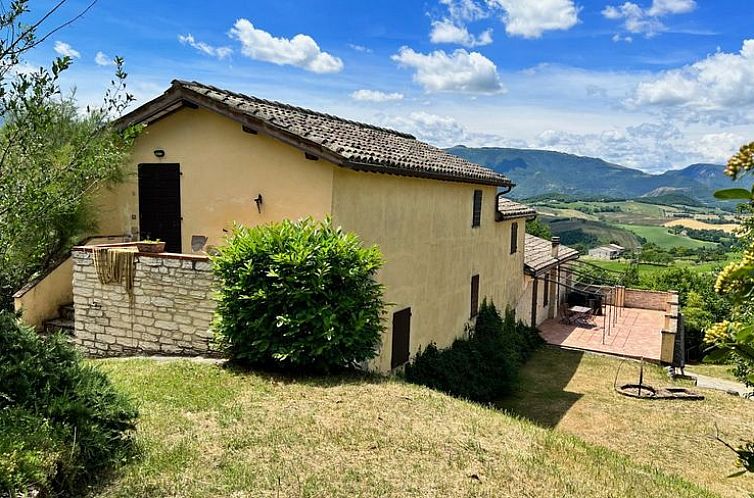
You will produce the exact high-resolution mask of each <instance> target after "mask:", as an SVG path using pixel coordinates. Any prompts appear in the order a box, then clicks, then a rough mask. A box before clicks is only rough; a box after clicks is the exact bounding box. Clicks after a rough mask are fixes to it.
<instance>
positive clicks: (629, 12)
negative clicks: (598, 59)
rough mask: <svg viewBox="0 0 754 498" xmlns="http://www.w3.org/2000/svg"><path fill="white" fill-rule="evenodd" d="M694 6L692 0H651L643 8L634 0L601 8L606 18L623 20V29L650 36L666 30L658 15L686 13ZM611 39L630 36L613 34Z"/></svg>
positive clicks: (615, 39)
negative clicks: (647, 5) (633, 0)
mask: <svg viewBox="0 0 754 498" xmlns="http://www.w3.org/2000/svg"><path fill="white" fill-rule="evenodd" d="M695 8H696V2H695V1H694V0H653V1H652V5H650V6H649V7H648V8H643V7H641V6H640V5H639V4H637V3H634V2H625V3H623V4H622V5H617V6H616V5H608V6H606V7H605V8H604V9H603V10H602V15H603V16H604V17H605V18H606V19H610V20H613V21H623V24H622V27H623V29H624V30H626V31H628V32H629V33H633V34H643V35H644V36H645V37H647V38H652V37H653V36H656V35H657V34H659V33H661V32H663V31H665V30H667V27H666V26H665V24H664V23H663V22H662V21H661V20H660V17H663V16H667V15H673V14H686V13H688V12H691V11H692V10H694V9H695ZM613 41H616V42H617V41H629V42H630V41H631V37H630V36H624V37H621V36H620V35H619V34H616V35H615V36H613Z"/></svg>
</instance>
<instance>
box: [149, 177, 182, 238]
mask: <svg viewBox="0 0 754 498" xmlns="http://www.w3.org/2000/svg"><path fill="white" fill-rule="evenodd" d="M139 236H140V238H141V239H142V240H147V239H149V240H156V239H160V240H161V241H163V242H165V250H166V251H168V252H181V249H182V247H181V167H180V165H179V164H140V165H139Z"/></svg>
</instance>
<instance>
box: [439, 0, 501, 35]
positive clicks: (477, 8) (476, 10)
mask: <svg viewBox="0 0 754 498" xmlns="http://www.w3.org/2000/svg"><path fill="white" fill-rule="evenodd" d="M440 3H441V4H443V5H445V6H446V7H447V9H448V14H447V16H445V17H443V18H442V19H440V20H438V21H433V22H432V31H430V33H429V40H430V41H431V42H432V43H454V44H457V45H463V46H464V47H477V46H482V45H489V44H490V43H492V29H486V30H484V31H482V32H481V33H480V34H479V35H474V34H472V33H471V32H470V31H469V29H468V27H467V23H469V22H472V21H477V20H479V19H484V18H486V17H487V16H488V15H489V12H488V9H487V8H486V7H484V6H482V5H479V4H477V3H476V1H475V0H440Z"/></svg>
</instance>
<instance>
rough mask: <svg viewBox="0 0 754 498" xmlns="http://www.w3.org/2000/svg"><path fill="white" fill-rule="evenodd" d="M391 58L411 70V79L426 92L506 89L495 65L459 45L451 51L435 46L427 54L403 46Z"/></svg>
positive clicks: (494, 90)
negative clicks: (435, 47) (449, 52)
mask: <svg viewBox="0 0 754 498" xmlns="http://www.w3.org/2000/svg"><path fill="white" fill-rule="evenodd" d="M392 59H393V60H394V61H395V62H397V63H398V64H399V65H400V66H401V67H404V68H409V69H413V70H414V75H413V79H414V82H416V83H418V84H419V85H421V86H422V87H423V88H424V90H425V91H427V92H459V93H471V94H494V93H501V92H504V91H505V88H504V86H503V84H502V83H501V82H500V76H499V75H498V73H497V66H495V63H493V62H492V61H491V60H489V59H488V58H486V57H485V56H483V55H482V54H480V53H479V52H467V51H466V50H464V49H458V50H456V51H454V52H453V53H451V54H448V53H446V52H445V51H444V50H436V51H434V52H432V53H429V54H422V53H419V52H415V51H414V50H413V49H411V48H408V47H402V48H401V49H400V50H399V51H398V53H397V54H395V55H393V56H392Z"/></svg>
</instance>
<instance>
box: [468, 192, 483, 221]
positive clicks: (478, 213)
mask: <svg viewBox="0 0 754 498" xmlns="http://www.w3.org/2000/svg"><path fill="white" fill-rule="evenodd" d="M481 223H482V191H481V190H475V191H474V212H473V215H472V218H471V226H472V227H478V226H479V225H480V224H481Z"/></svg>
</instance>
